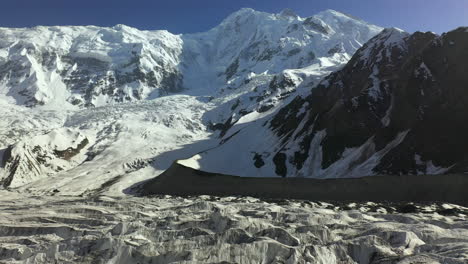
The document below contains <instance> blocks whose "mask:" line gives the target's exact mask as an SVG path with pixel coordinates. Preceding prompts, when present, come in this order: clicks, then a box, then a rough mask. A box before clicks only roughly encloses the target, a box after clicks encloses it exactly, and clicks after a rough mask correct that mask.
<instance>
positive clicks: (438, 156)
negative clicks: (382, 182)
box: [182, 28, 468, 178]
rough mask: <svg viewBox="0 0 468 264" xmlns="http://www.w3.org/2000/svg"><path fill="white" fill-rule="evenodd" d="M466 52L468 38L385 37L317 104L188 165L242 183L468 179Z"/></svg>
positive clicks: (460, 33)
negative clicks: (272, 178) (243, 179)
mask: <svg viewBox="0 0 468 264" xmlns="http://www.w3.org/2000/svg"><path fill="white" fill-rule="evenodd" d="M466 45H468V30H467V28H459V29H456V30H454V31H451V32H448V33H445V34H443V35H442V36H438V35H436V34H434V33H430V32H427V33H421V32H417V33H414V34H413V35H410V34H408V33H405V32H403V31H401V30H399V29H385V30H383V31H382V32H381V33H380V34H378V35H377V36H375V37H374V38H372V39H371V40H370V41H369V42H367V43H366V44H365V45H364V46H363V47H362V48H361V49H359V50H358V51H357V52H356V54H355V55H354V56H353V58H352V59H351V60H350V61H349V62H348V64H347V65H346V66H345V67H344V68H342V69H341V70H339V71H336V72H334V73H332V74H330V75H329V76H327V77H326V78H325V79H324V80H323V81H321V82H320V84H318V85H317V86H316V87H315V88H314V89H313V90H312V93H311V94H310V95H307V96H297V97H296V98H295V99H294V100H293V101H292V102H291V103H289V104H288V105H287V106H285V107H283V108H281V109H280V110H279V111H278V113H277V114H275V115H273V116H272V117H271V118H266V119H264V120H257V121H255V122H252V124H250V125H248V126H245V125H239V126H234V127H233V128H232V129H231V130H230V131H228V132H227V134H226V136H225V138H224V142H223V144H221V145H220V146H219V147H217V148H214V149H212V150H209V151H206V152H203V153H200V154H199V155H196V156H195V157H193V158H192V159H189V160H186V161H182V163H183V164H186V165H189V166H192V167H196V168H201V169H202V170H207V171H213V172H222V173H227V174H235V173H237V174H240V175H244V176H247V175H259V176H265V175H274V174H277V175H280V176H298V177H314V178H335V177H336V178H339V177H362V176H363V175H379V174H392V175H393V174H442V173H450V172H451V173H465V172H466V171H468V167H467V166H468V165H467V164H468V163H467V161H468V155H467V153H466V149H467V147H468V141H467V139H466V137H465V136H464V135H466V133H467V132H468V128H467V125H466V118H467V115H466V106H467V105H468V99H467V98H468V97H467V93H466V89H465V88H466V86H467V84H468V79H467V75H466V73H465V72H464V70H463V69H466V68H467V67H468V65H467V62H468V53H467V52H466V49H465V48H464V47H466ZM310 88H313V86H310ZM255 135H257V136H255ZM239 156H241V157H242V158H238V157H239ZM233 161H235V163H234V164H233V163H231V162H233ZM231 164H232V165H231ZM236 167H237V168H238V167H241V168H243V169H242V170H241V171H236V172H235V171H234V168H236Z"/></svg>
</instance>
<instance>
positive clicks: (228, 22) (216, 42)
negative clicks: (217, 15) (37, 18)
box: [0, 8, 381, 106]
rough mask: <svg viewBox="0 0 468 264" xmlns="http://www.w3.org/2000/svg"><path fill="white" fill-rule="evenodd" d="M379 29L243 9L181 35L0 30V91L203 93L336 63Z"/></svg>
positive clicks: (325, 16)
mask: <svg viewBox="0 0 468 264" xmlns="http://www.w3.org/2000/svg"><path fill="white" fill-rule="evenodd" d="M380 30H381V28H379V27H376V26H372V25H369V24H365V23H364V22H362V21H359V20H355V19H352V18H349V17H343V16H342V15H340V13H338V12H336V13H332V12H331V11H326V12H324V13H320V14H318V15H316V16H313V17H309V18H301V17H299V16H297V15H295V14H294V13H293V12H292V11H291V10H289V11H288V10H285V11H283V12H282V13H280V14H269V13H265V12H259V11H255V10H253V9H250V8H243V9H241V10H239V11H237V12H235V13H233V14H231V15H230V16H228V17H227V18H226V19H225V20H224V21H223V22H222V23H221V24H220V25H218V26H217V27H215V28H213V29H211V30H209V31H207V32H204V33H197V34H185V35H174V34H171V33H170V32H168V31H165V30H156V31H142V30H138V29H136V28H132V27H129V26H125V25H116V26H114V27H111V28H104V27H96V26H53V27H46V26H38V27H34V28H19V29H9V28H0V94H1V95H3V96H7V97H10V98H14V99H15V100H16V102H17V104H21V105H29V106H35V105H41V104H57V105H63V104H72V105H78V106H99V105H105V104H109V103H115V102H125V101H135V100H142V99H151V98H156V97H158V96H161V95H165V94H168V93H175V92H181V91H183V90H194V89H195V90H196V89H198V88H200V87H205V88H206V89H205V90H206V91H207V92H205V94H206V93H213V92H216V91H217V90H220V89H222V88H223V86H226V84H227V82H228V81H229V80H231V79H232V78H235V77H239V76H241V77H242V76H244V75H245V74H249V73H250V72H253V73H255V74H260V73H263V72H265V71H268V72H269V73H273V74H275V73H279V72H281V71H283V70H285V69H295V68H303V67H306V66H308V65H311V64H313V63H314V62H319V61H320V59H321V58H327V60H330V61H331V63H333V64H335V65H340V64H342V63H344V62H346V61H347V60H348V59H349V58H350V56H351V55H352V54H353V53H354V52H355V51H356V50H357V49H358V48H359V47H360V46H361V45H362V43H364V42H365V41H367V40H368V39H369V38H371V37H372V36H373V35H375V34H377V33H378V32H379V31H380ZM242 78H243V77H242ZM224 88H225V87H224Z"/></svg>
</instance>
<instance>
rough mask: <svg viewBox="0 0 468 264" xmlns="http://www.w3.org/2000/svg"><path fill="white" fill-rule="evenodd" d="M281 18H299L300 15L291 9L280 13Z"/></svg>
mask: <svg viewBox="0 0 468 264" xmlns="http://www.w3.org/2000/svg"><path fill="white" fill-rule="evenodd" d="M279 15H280V16H282V17H292V18H297V17H298V15H297V14H296V13H295V12H294V11H293V10H292V9H290V8H285V9H283V10H282V11H281V12H280V13H279Z"/></svg>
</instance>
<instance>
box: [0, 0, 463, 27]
mask: <svg viewBox="0 0 468 264" xmlns="http://www.w3.org/2000/svg"><path fill="white" fill-rule="evenodd" d="M242 7H251V8H253V9H256V10H260V11H266V12H273V13H278V12H280V11H281V10H282V9H284V8H291V9H293V10H294V11H295V12H296V13H297V14H298V15H300V16H302V17H306V16H310V15H313V14H315V13H317V12H319V11H322V10H325V9H335V10H337V11H341V12H345V13H349V14H351V15H354V16H357V17H360V18H362V19H364V20H366V21H368V22H371V23H374V24H376V25H380V26H384V27H390V26H394V27H399V28H402V29H404V30H406V31H409V32H414V31H417V30H420V31H434V32H437V33H441V32H445V31H448V30H451V29H454V28H456V27H458V26H468V0H2V3H1V9H0V26H1V27H31V26H36V25H98V26H114V25H116V24H126V25H129V26H132V27H136V28H139V29H167V30H169V31H170V32H173V33H192V32H199V31H206V30H208V29H210V28H212V27H214V26H216V25H217V24H219V22H221V20H223V18H225V17H226V16H227V15H229V14H230V13H232V12H234V11H236V10H238V9H240V8H242Z"/></svg>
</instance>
